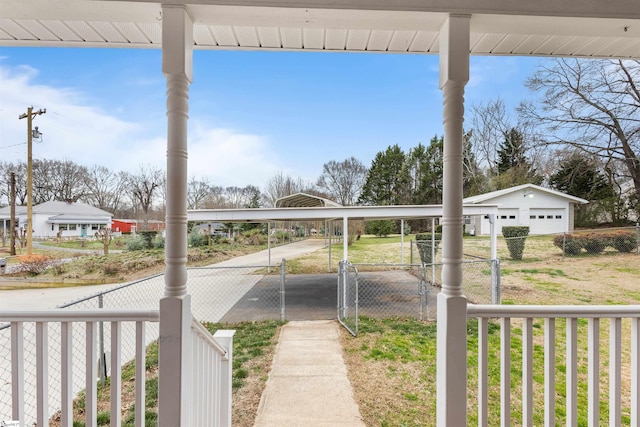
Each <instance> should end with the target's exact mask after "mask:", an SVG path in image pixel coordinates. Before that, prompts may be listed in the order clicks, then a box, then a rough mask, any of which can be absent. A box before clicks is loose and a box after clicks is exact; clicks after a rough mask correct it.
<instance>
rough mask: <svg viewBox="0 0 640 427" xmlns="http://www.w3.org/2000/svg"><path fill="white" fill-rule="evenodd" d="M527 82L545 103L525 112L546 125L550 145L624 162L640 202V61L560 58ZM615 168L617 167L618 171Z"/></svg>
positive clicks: (524, 107)
mask: <svg viewBox="0 0 640 427" xmlns="http://www.w3.org/2000/svg"><path fill="white" fill-rule="evenodd" d="M548 64H549V65H546V66H544V67H541V68H540V69H539V70H538V71H537V72H536V73H535V74H534V75H533V76H532V77H530V78H529V79H528V80H527V82H526V85H527V87H528V88H529V89H531V90H532V91H534V92H538V93H540V94H541V95H542V97H541V100H540V106H536V105H534V104H531V103H529V104H523V105H522V106H521V107H520V112H521V113H522V114H523V116H525V117H527V118H528V119H529V120H531V121H532V122H535V123H538V124H539V125H540V128H541V131H542V132H543V136H544V140H545V142H546V144H550V145H563V146H572V147H575V148H578V149H580V150H582V151H585V152H587V153H589V154H591V155H596V156H599V157H601V158H603V159H604V160H605V162H616V163H621V164H622V165H624V168H625V171H626V174H625V177H626V178H627V179H628V180H630V181H631V182H632V183H633V187H634V190H635V197H636V202H637V201H638V200H640V159H639V158H638V155H639V151H640V87H639V86H638V85H640V61H620V60H591V59H590V60H578V59H557V60H555V61H553V62H550V63H548ZM612 170H613V169H612Z"/></svg>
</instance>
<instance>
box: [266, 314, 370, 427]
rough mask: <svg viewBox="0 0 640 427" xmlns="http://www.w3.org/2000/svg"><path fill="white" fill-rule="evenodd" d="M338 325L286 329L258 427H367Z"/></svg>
mask: <svg viewBox="0 0 640 427" xmlns="http://www.w3.org/2000/svg"><path fill="white" fill-rule="evenodd" d="M338 328H339V325H338V323H337V322H336V321H332V320H320V321H304V322H289V323H287V324H286V325H284V326H283V327H282V330H281V332H280V337H279V340H278V344H277V346H276V353H275V355H274V358H273V364H272V367H271V372H270V373H269V379H268V380H267V385H266V388H265V390H264V392H263V393H262V398H261V399H260V406H259V408H258V415H257V417H256V421H255V424H254V427H281V426H287V427H309V426H313V427H323V426H326V427H329V426H349V427H365V424H364V423H363V422H362V418H361V416H360V410H359V409H358V405H357V404H356V402H355V399H354V396H353V390H352V388H351V383H350V382H349V379H348V378H347V368H346V366H345V364H344V361H343V359H342V346H341V345H340V341H339V330H338Z"/></svg>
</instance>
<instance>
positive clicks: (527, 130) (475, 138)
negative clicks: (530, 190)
mask: <svg viewBox="0 0 640 427" xmlns="http://www.w3.org/2000/svg"><path fill="white" fill-rule="evenodd" d="M470 121H471V126H472V130H471V131H469V132H468V133H467V134H466V136H467V137H468V138H469V141H468V142H469V149H470V151H469V152H468V153H466V154H467V155H472V156H473V157H474V158H475V162H476V164H477V166H478V167H479V168H482V169H484V171H485V174H486V178H487V179H488V184H489V187H490V188H489V189H491V190H496V189H501V188H506V187H509V186H511V185H513V182H512V181H513V180H514V177H520V173H519V172H517V171H516V170H515V169H512V170H505V169H504V168H503V165H504V161H505V159H504V158H503V157H501V153H502V154H503V155H504V151H505V143H506V144H507V145H511V144H510V143H509V141H512V140H513V137H514V135H517V136H518V138H517V139H518V141H519V143H518V151H520V153H519V155H520V156H523V158H524V156H526V160H527V162H528V163H529V164H530V166H531V168H533V169H535V170H536V171H539V172H542V171H545V172H546V171H547V168H545V167H544V158H545V155H546V154H547V153H546V151H545V147H544V146H541V145H540V144H539V135H538V134H537V133H536V131H535V127H534V126H533V124H532V122H531V121H530V120H529V119H528V117H526V116H523V115H521V114H517V115H511V114H509V112H508V111H507V108H506V106H505V104H504V102H503V101H502V100H501V99H497V100H493V101H490V102H488V103H487V104H479V105H475V106H473V107H472V109H471V120H470ZM501 175H504V176H501ZM542 175H544V174H542ZM545 176H548V175H544V176H542V178H544V177H545ZM520 178H522V177H520ZM523 178H524V181H526V182H534V183H536V184H538V183H539V182H540V178H541V177H540V176H539V175H538V176H536V177H535V179H533V178H531V179H530V177H523Z"/></svg>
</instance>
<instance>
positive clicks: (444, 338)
mask: <svg viewBox="0 0 640 427" xmlns="http://www.w3.org/2000/svg"><path fill="white" fill-rule="evenodd" d="M437 328H438V340H437V351H438V354H437V366H438V373H437V383H436V385H437V390H438V396H437V403H436V405H437V425H438V427H450V426H459V427H463V426H466V425H467V411H466V409H467V372H466V369H464V367H465V366H466V364H467V299H466V298H465V297H464V296H449V295H445V294H443V293H442V292H441V293H439V294H438V325H437Z"/></svg>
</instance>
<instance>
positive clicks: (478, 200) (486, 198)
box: [463, 184, 589, 204]
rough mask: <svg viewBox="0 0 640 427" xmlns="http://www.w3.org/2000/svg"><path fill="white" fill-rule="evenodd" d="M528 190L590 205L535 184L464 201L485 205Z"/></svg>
mask: <svg viewBox="0 0 640 427" xmlns="http://www.w3.org/2000/svg"><path fill="white" fill-rule="evenodd" d="M526 190H538V191H542V192H545V193H549V194H552V195H554V196H556V197H561V198H563V199H568V200H569V201H570V202H573V203H579V204H587V203H589V201H588V200H585V199H581V198H580V197H576V196H572V195H570V194H566V193H563V192H561V191H556V190H552V189H550V188H544V187H540V186H539V185H535V184H522V185H518V186H516V187H510V188H505V189H503V190H498V191H492V192H490V193H484V194H478V195H477V196H471V197H467V198H466V199H463V203H483V202H486V201H489V200H492V199H495V198H496V197H500V196H503V195H505V194H511V193H515V192H518V191H526Z"/></svg>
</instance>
